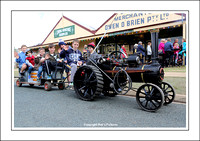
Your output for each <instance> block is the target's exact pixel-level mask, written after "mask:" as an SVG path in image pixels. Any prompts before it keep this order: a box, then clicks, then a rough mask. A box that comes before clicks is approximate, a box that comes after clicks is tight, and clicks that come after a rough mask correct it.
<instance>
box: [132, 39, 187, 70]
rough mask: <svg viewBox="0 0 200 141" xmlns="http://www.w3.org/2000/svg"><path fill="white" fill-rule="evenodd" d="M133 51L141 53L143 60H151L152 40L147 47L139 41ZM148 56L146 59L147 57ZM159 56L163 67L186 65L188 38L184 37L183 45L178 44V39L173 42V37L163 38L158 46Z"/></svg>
mask: <svg viewBox="0 0 200 141" xmlns="http://www.w3.org/2000/svg"><path fill="white" fill-rule="evenodd" d="M133 53H139V54H140V59H141V62H142V63H144V60H147V61H146V62H151V57H152V47H151V42H148V44H147V48H146V50H145V48H144V47H143V45H142V42H141V41H139V42H138V44H135V45H134V49H133ZM183 57H184V58H185V64H183ZM145 58H146V59H145ZM158 58H159V63H160V64H161V66H162V67H168V66H169V65H171V66H180V65H186V40H185V39H184V38H183V39H182V45H179V44H178V39H175V41H174V43H173V44H172V43H171V38H168V39H167V40H165V39H161V41H160V44H159V46H158Z"/></svg>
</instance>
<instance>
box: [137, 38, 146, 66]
mask: <svg viewBox="0 0 200 141" xmlns="http://www.w3.org/2000/svg"><path fill="white" fill-rule="evenodd" d="M137 52H138V53H140V54H141V55H142V56H141V62H142V63H143V57H145V49H144V48H143V46H142V42H141V41H139V42H138V47H137Z"/></svg>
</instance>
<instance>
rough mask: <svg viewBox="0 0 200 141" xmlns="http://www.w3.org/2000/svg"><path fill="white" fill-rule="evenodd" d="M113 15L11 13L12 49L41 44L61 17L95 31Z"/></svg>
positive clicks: (49, 12) (109, 13)
mask: <svg viewBox="0 0 200 141" xmlns="http://www.w3.org/2000/svg"><path fill="white" fill-rule="evenodd" d="M113 14H114V12H113V11H112V12H108V11H106V12H104V11H101V12H98V11H97V12H95V11H92V12H91V11H67V12H66V11H63V12H62V11H13V12H12V47H13V48H20V47H21V45H23V44H25V45H27V46H33V45H37V44H40V43H42V42H43V40H44V39H45V38H46V37H47V35H48V34H49V32H50V31H51V30H52V29H53V27H54V26H55V25H56V23H57V22H58V21H59V20H60V18H61V17H62V15H64V16H66V17H68V18H70V19H72V20H74V21H75V22H78V23H79V24H81V25H83V26H85V27H87V28H90V29H97V28H98V27H100V26H101V25H102V24H103V23H104V22H105V21H106V20H107V19H108V18H110V17H111V16H112V15H113Z"/></svg>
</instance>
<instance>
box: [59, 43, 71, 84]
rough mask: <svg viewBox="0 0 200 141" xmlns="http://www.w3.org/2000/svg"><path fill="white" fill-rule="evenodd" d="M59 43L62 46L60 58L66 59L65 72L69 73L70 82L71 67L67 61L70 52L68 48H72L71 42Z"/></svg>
mask: <svg viewBox="0 0 200 141" xmlns="http://www.w3.org/2000/svg"><path fill="white" fill-rule="evenodd" d="M58 45H59V46H60V47H61V48H62V50H61V51H60V52H59V55H60V58H63V59H64V64H65V72H66V73H67V80H68V82H70V77H69V74H70V69H71V67H70V66H69V65H68V63H67V54H68V53H69V52H68V49H70V48H71V47H70V43H67V44H66V43H65V42H59V44H58Z"/></svg>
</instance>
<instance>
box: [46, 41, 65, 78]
mask: <svg viewBox="0 0 200 141" xmlns="http://www.w3.org/2000/svg"><path fill="white" fill-rule="evenodd" d="M48 49H49V52H47V53H46V54H45V69H46V72H47V75H48V78H49V79H51V71H53V70H55V67H56V66H63V63H62V59H60V58H59V56H58V54H56V53H55V46H54V44H50V45H49V48H48Z"/></svg>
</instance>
